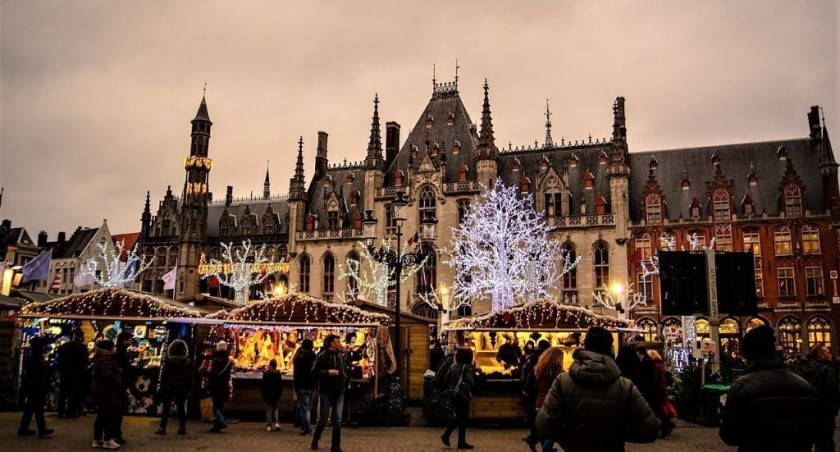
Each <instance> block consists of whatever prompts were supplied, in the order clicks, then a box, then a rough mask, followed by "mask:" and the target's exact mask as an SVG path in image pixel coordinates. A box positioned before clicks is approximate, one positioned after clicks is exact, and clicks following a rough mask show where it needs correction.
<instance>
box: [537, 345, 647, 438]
mask: <svg viewBox="0 0 840 452" xmlns="http://www.w3.org/2000/svg"><path fill="white" fill-rule="evenodd" d="M536 425H537V432H538V433H539V435H540V437H543V438H551V439H552V440H554V441H556V442H558V443H560V445H561V446H562V447H563V450H565V451H566V452H576V451H593V450H598V451H623V450H624V443H625V441H630V442H634V443H651V442H653V441H655V440H656V437H657V436H658V434H659V420H658V419H657V418H656V415H655V414H654V413H653V411H652V410H651V409H650V407H649V406H648V404H647V403H646V402H645V399H644V398H642V395H641V394H640V393H639V390H638V389H636V386H635V385H634V384H633V382H632V381H630V380H628V379H627V378H624V377H622V376H621V370H619V368H618V365H616V363H615V361H614V360H613V359H612V358H611V357H609V356H606V355H602V354H600V353H595V352H593V351H589V350H582V349H579V350H578V351H576V352H575V354H574V363H573V364H572V365H571V366H570V367H569V371H568V372H565V373H562V374H560V376H559V377H557V378H556V379H555V380H554V383H553V384H552V386H551V390H549V392H548V396H547V397H546V399H545V403H544V404H543V406H542V408H541V409H540V411H539V413H538V414H537V423H536Z"/></svg>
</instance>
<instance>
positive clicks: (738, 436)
mask: <svg viewBox="0 0 840 452" xmlns="http://www.w3.org/2000/svg"><path fill="white" fill-rule="evenodd" d="M821 418H822V403H821V401H820V398H819V395H818V394H817V390H816V389H814V388H813V387H812V386H811V385H810V384H809V383H808V382H807V381H805V380H804V379H803V378H802V377H799V376H798V375H794V374H793V373H791V372H789V371H788V370H787V369H786V368H785V364H784V363H783V362H782V360H780V359H766V360H760V361H757V362H755V363H754V364H752V365H751V366H750V367H748V368H747V369H746V370H745V371H744V375H743V376H741V377H740V378H738V379H737V380H735V381H734V382H733V383H732V386H731V387H730V388H729V393H728V394H727V396H726V405H725V406H724V407H723V410H722V411H721V423H720V432H719V434H720V439H722V440H723V442H725V443H726V444H729V445H730V446H738V451H739V452H750V451H810V450H811V443H812V441H813V440H814V439H815V438H817V432H818V431H819V425H820V419H821Z"/></svg>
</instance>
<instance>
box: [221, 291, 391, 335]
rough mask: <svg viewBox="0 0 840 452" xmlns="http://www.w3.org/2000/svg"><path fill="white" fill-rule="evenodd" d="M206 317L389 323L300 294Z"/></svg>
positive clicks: (356, 324)
mask: <svg viewBox="0 0 840 452" xmlns="http://www.w3.org/2000/svg"><path fill="white" fill-rule="evenodd" d="M207 318H208V319H216V320H221V321H224V322H226V323H254V324H280V325H299V326H306V325H332V326H346V327H379V326H385V325H388V324H389V323H390V318H389V317H388V316H387V315H384V314H378V313H374V312H367V311H363V310H362V309H359V308H357V307H355V306H350V305H346V304H336V303H328V302H326V301H324V300H320V299H318V298H314V297H310V296H308V295H304V294H300V293H297V294H289V295H282V296H280V297H277V298H271V299H268V300H261V301H256V302H253V303H250V304H248V305H247V306H243V307H241V308H236V309H233V310H231V311H227V310H222V311H218V312H215V313H213V314H210V315H209V316H207Z"/></svg>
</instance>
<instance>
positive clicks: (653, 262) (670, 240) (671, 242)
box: [639, 232, 717, 278]
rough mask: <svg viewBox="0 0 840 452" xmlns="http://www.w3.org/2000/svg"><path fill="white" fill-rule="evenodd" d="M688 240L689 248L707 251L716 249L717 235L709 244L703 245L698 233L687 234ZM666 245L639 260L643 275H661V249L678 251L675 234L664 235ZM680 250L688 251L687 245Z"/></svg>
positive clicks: (644, 276) (645, 276) (690, 249)
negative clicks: (646, 257) (647, 257)
mask: <svg viewBox="0 0 840 452" xmlns="http://www.w3.org/2000/svg"><path fill="white" fill-rule="evenodd" d="M685 238H686V240H687V241H688V250H689V251H706V250H714V249H715V241H716V240H717V237H712V240H711V241H710V242H709V244H708V245H701V244H700V238H699V237H698V236H697V233H696V232H695V233H692V234H686V236H685ZM664 241H665V246H664V247H663V248H661V249H660V250H657V251H656V253H655V254H653V255H651V256H650V258H649V259H643V260H641V261H639V265H640V266H641V267H642V277H643V278H648V277H649V276H652V275H659V251H677V238H676V236H674V235H671V234H669V235H666V236H664ZM680 251H686V249H685V247H684V246H683V247H682V248H681V249H680Z"/></svg>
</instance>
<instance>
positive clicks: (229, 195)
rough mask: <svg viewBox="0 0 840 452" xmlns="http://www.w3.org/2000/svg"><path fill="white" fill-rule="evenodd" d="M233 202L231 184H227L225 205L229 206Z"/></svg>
mask: <svg viewBox="0 0 840 452" xmlns="http://www.w3.org/2000/svg"><path fill="white" fill-rule="evenodd" d="M232 202H233V185H228V186H227V194H225V206H229V205H230V203H232Z"/></svg>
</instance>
